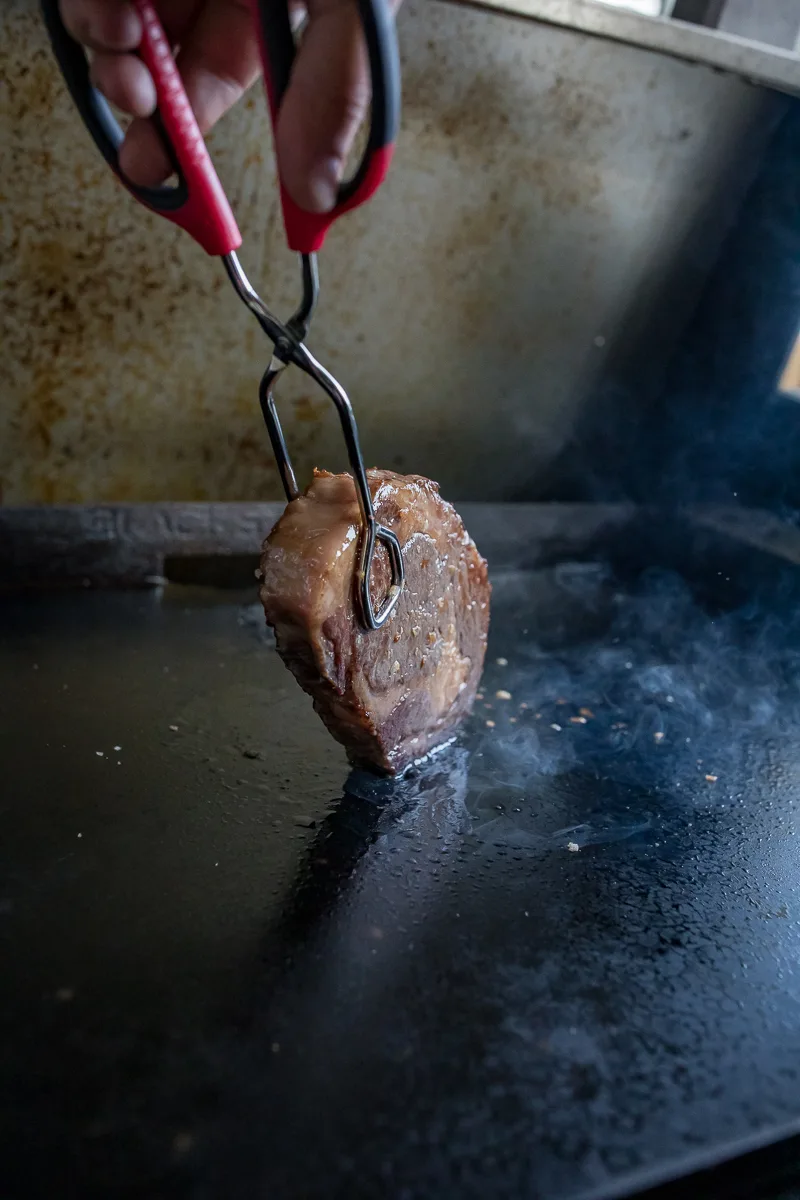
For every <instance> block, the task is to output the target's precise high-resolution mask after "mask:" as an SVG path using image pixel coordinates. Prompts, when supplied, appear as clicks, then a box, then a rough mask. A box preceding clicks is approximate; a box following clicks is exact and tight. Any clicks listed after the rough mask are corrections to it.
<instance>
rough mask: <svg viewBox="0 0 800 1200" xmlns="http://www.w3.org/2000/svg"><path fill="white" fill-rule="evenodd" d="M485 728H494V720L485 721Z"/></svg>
mask: <svg viewBox="0 0 800 1200" xmlns="http://www.w3.org/2000/svg"><path fill="white" fill-rule="evenodd" d="M486 728H487V729H494V721H487V722H486Z"/></svg>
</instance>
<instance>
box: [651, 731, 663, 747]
mask: <svg viewBox="0 0 800 1200" xmlns="http://www.w3.org/2000/svg"><path fill="white" fill-rule="evenodd" d="M663 740H664V734H663V733H660V732H659V733H654V734H653V741H654V742H657V743H658V744H659V745H660V744H661V742H663Z"/></svg>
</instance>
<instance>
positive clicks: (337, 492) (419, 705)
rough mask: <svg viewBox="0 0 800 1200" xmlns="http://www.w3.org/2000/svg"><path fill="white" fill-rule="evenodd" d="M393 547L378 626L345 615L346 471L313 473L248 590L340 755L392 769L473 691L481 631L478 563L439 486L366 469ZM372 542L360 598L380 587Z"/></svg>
mask: <svg viewBox="0 0 800 1200" xmlns="http://www.w3.org/2000/svg"><path fill="white" fill-rule="evenodd" d="M367 476H368V480H369V487H370V492H371V495H372V502H373V505H374V508H375V516H376V517H377V519H378V521H379V522H380V524H381V525H385V526H386V527H387V528H389V529H391V530H392V531H393V532H394V533H395V534H396V535H397V538H398V540H399V542H400V546H401V548H402V553H403V560H404V563H405V587H404V588H403V591H402V593H401V595H400V598H399V601H398V603H397V605H396V607H395V609H394V612H393V613H392V615H391V616H390V617H389V619H388V621H387V622H386V624H385V625H384V626H383V627H382V628H381V629H377V630H365V629H364V628H363V626H362V625H361V624H360V621H359V617H358V608H357V600H356V595H355V575H356V568H357V551H358V540H359V531H360V523H361V521H360V514H359V507H358V499H357V496H356V489H355V485H354V483H353V480H352V478H351V476H350V475H331V474H329V473H328V472H327V471H315V472H314V478H313V480H312V482H311V484H310V485H309V487H308V489H307V490H306V492H305V494H304V495H302V496H299V497H298V498H297V499H295V500H292V501H291V502H290V503H289V504H288V505H287V506H286V510H285V512H284V513H283V516H282V517H281V518H280V520H279V521H278V522H277V524H276V525H275V527H274V529H273V530H272V532H271V533H270V535H269V536H268V538H267V540H266V541H265V543H264V547H263V554H262V558H261V569H260V572H259V575H260V577H261V581H262V582H261V587H260V590H259V594H260V597H261V601H262V603H263V605H264V611H265V613H266V618H267V622H268V624H269V625H271V626H272V628H273V629H274V630H275V640H276V642H277V647H278V652H279V654H280V655H281V658H282V659H283V661H284V662H285V663H286V665H287V667H288V668H289V670H290V671H291V672H292V674H293V675H294V676H295V678H296V679H297V681H298V683H299V684H300V686H301V687H302V688H304V690H305V691H306V692H308V693H309V694H310V695H311V696H312V697H313V700H314V708H315V709H316V711H317V713H318V714H319V715H320V717H321V718H322V720H323V721H324V722H325V724H326V725H327V727H328V729H329V730H330V732H331V733H332V734H333V736H334V737H335V738H336V739H337V741H339V742H341V743H342V745H343V746H344V747H345V749H346V750H347V752H348V755H349V757H350V758H351V760H352V761H354V762H357V763H363V764H368V765H370V766H372V767H373V768H377V769H378V770H379V771H382V772H385V773H388V774H395V773H396V772H398V771H402V770H403V769H404V768H405V767H407V766H408V765H409V764H410V763H411V762H413V761H414V760H415V759H418V758H422V757H423V756H424V755H426V754H428V753H429V752H430V751H431V750H433V749H435V748H436V747H437V746H440V745H441V744H442V743H443V742H446V741H448V740H449V739H450V738H451V736H452V735H453V732H454V730H455V728H456V726H457V725H458V723H459V721H461V719H462V718H463V717H464V716H465V715H466V714H467V713H468V712H469V711H470V710H471V708H472V705H473V703H474V700H475V691H476V689H477V687H478V681H479V680H480V676H481V671H482V669H483V659H484V655H485V653H486V637H487V632H488V627H489V596H490V592H491V588H490V584H489V578H488V572H487V568H486V563H485V561H484V560H483V558H481V556H480V554H479V553H478V551H477V549H476V547H475V543H474V542H473V541H472V539H471V538H470V536H469V534H468V533H467V531H466V530H465V528H464V526H463V524H462V522H461V518H460V517H459V515H458V513H457V512H456V510H455V509H454V508H453V506H452V505H451V504H448V503H447V502H446V501H444V500H443V499H442V498H441V496H440V495H439V487H438V484H436V483H433V482H431V480H430V479H424V478H423V477H422V476H420V475H397V474H395V473H394V472H393V471H377V470H375V471H368V472H367ZM390 575H391V571H390V565H389V560H388V555H387V553H386V550H385V549H384V548H383V546H382V545H381V543H380V542H378V543H377V548H376V552H375V557H374V560H373V567H372V577H371V594H372V596H373V601H374V602H375V604H376V607H377V606H379V605H380V603H381V601H382V600H383V597H384V596H385V594H386V591H387V589H388V586H389V583H390Z"/></svg>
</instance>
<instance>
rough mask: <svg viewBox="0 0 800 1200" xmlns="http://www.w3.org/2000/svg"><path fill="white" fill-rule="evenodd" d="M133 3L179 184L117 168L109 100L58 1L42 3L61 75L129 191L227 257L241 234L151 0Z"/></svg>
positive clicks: (118, 137)
mask: <svg viewBox="0 0 800 1200" xmlns="http://www.w3.org/2000/svg"><path fill="white" fill-rule="evenodd" d="M133 3H134V5H135V7H136V9H137V11H138V13H139V15H140V17H141V19H142V27H143V35H142V41H141V44H140V46H139V53H140V55H141V57H142V59H143V61H144V62H145V64H146V65H147V67H148V69H149V70H150V72H151V74H152V76H153V80H154V83H155V86H156V95H157V98H158V113H157V117H156V118H155V119H156V121H157V123H158V125H159V126H160V130H161V133H162V135H163V139H164V145H165V148H166V150H167V153H168V154H169V157H170V160H171V162H172V165H173V167H174V169H175V171H176V173H177V175H178V184H177V186H176V187H155V188H148V187H139V186H137V185H136V184H134V183H132V182H131V181H130V180H129V179H127V178H126V177H125V175H124V174H123V173H122V171H121V170H120V166H119V148H120V146H121V145H122V141H123V137H124V134H123V132H122V130H121V129H120V127H119V124H118V122H117V121H116V119H115V117H114V115H113V114H112V112H111V109H110V108H109V106H108V104H107V102H106V100H105V99H104V97H103V96H101V95H100V93H99V92H98V91H97V89H96V88H95V87H93V86H92V83H91V80H90V78H89V63H88V61H87V58H86V53H85V51H84V49H83V47H82V46H80V45H79V44H78V42H76V41H75V40H74V39H73V38H72V37H71V36H70V34H69V33H68V32H67V30H66V28H65V27H64V24H63V22H62V20H61V14H60V12H59V5H58V0H41V5H42V13H43V16H44V20H45V25H46V27H47V32H48V35H49V37H50V42H51V45H52V47H53V51H54V53H55V56H56V59H57V60H58V64H59V66H60V68H61V73H62V75H63V76H64V80H65V82H66V84H67V87H68V88H69V92H70V95H71V96H72V99H73V100H74V102H75V105H76V107H77V109H78V112H79V113H80V115H81V117H82V118H83V122H84V124H85V125H86V128H87V129H88V131H89V133H90V134H91V136H92V137H93V139H94V141H95V144H96V145H97V148H98V149H99V150H100V153H101V154H102V155H103V157H104V158H105V160H106V162H107V163H108V164H109V166H110V167H111V169H112V170H113V171H114V173H115V174H116V175H117V177H118V179H119V180H120V182H121V183H123V184H124V186H125V187H126V188H127V189H128V191H129V192H130V193H131V195H132V196H133V197H134V198H135V199H136V200H138V201H139V202H140V203H141V204H144V205H145V206H146V207H147V208H149V209H151V211H153V212H155V213H158V214H159V215H160V216H162V217H166V219H167V220H168V221H172V222H173V224H175V225H178V226H180V228H181V229H185V230H186V232H187V233H189V234H191V236H192V237H193V238H194V239H195V241H196V242H199V244H200V245H201V246H202V247H203V249H204V250H205V251H206V252H207V253H208V254H229V253H230V252H231V251H233V250H238V248H239V247H240V246H241V244H242V235H241V234H240V233H239V228H238V226H237V224H236V219H235V217H234V215H233V212H232V211H231V206H230V204H229V203H228V198H227V196H226V195H225V192H224V191H223V188H222V184H221V183H220V181H219V178H218V176H217V173H216V171H215V170H214V165H213V163H212V162H211V158H210V157H209V153H208V150H207V148H206V144H205V141H204V140H203V135H202V134H201V132H200V129H199V127H198V124H197V121H196V119H195V116H194V113H193V112H192V108H191V105H190V104H189V101H188V99H187V96H186V92H185V90H184V87H183V81H182V80H181V77H180V74H179V72H178V68H177V66H176V64H175V59H174V57H173V54H172V48H171V47H170V44H169V40H168V39H167V36H166V34H165V32H164V29H163V26H162V24H161V21H160V20H159V17H158V13H157V12H156V10H155V6H154V5H153V3H152V0H133Z"/></svg>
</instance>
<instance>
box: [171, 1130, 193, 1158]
mask: <svg viewBox="0 0 800 1200" xmlns="http://www.w3.org/2000/svg"><path fill="white" fill-rule="evenodd" d="M193 1147H194V1135H193V1134H191V1133H176V1134H175V1137H174V1138H173V1139H172V1153H173V1154H176V1155H178V1156H180V1155H183V1154H188V1153H189V1151H190V1150H191V1149H192V1148H193Z"/></svg>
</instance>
